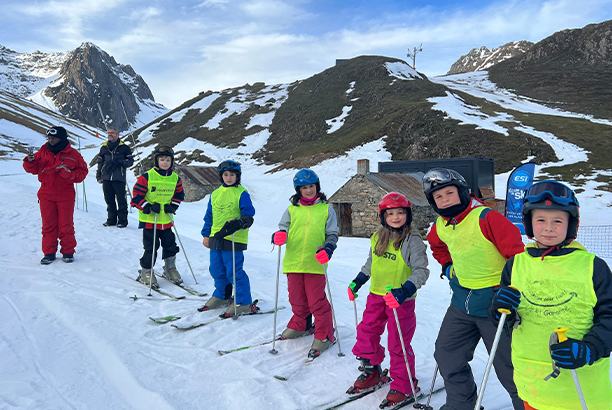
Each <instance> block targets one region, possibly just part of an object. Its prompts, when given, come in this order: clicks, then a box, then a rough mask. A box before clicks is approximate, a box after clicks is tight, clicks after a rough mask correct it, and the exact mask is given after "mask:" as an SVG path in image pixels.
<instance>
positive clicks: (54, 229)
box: [23, 127, 87, 265]
mask: <svg viewBox="0 0 612 410" xmlns="http://www.w3.org/2000/svg"><path fill="white" fill-rule="evenodd" d="M47 140H48V142H47V143H46V144H45V145H43V146H42V147H41V148H40V150H38V152H37V153H35V154H34V153H31V154H28V156H27V157H25V158H24V159H23V168H24V169H25V170H26V172H29V173H30V174H34V175H38V180H39V181H40V183H41V184H40V189H39V190H38V202H39V203H40V215H41V217H42V235H43V237H42V251H43V253H44V255H45V256H44V257H43V258H42V259H41V261H40V263H41V264H43V265H48V264H50V263H51V262H53V261H54V260H55V253H56V252H57V246H58V243H57V241H58V239H59V244H60V246H61V249H60V252H61V253H62V255H63V258H62V260H63V261H64V262H66V263H70V262H73V261H74V249H75V247H76V244H77V243H76V238H75V236H74V221H73V214H74V200H75V191H74V185H73V184H74V183H78V182H82V181H83V180H84V179H85V177H86V176H87V164H86V163H85V161H84V160H83V157H82V156H81V154H80V153H79V152H78V151H77V150H75V149H74V148H72V147H71V146H70V143H69V142H68V133H67V132H66V130H65V129H64V127H52V128H50V129H49V130H47Z"/></svg>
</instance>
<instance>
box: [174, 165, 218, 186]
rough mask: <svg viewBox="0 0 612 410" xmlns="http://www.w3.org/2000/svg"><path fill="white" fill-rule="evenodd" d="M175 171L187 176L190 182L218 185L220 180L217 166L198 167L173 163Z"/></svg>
mask: <svg viewBox="0 0 612 410" xmlns="http://www.w3.org/2000/svg"><path fill="white" fill-rule="evenodd" d="M174 168H175V169H176V171H177V172H179V173H181V174H182V176H183V177H184V178H189V180H190V182H192V183H195V184H198V185H215V186H220V185H221V180H220V179H219V173H218V172H217V167H198V166H193V165H175V167H174Z"/></svg>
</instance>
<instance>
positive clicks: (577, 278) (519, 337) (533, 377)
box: [512, 242, 612, 410]
mask: <svg viewBox="0 0 612 410" xmlns="http://www.w3.org/2000/svg"><path fill="white" fill-rule="evenodd" d="M569 246H571V247H575V248H578V249H581V250H576V251H574V252H572V253H570V254H568V255H563V256H546V257H545V258H544V260H542V258H541V257H535V258H534V257H531V256H529V254H528V253H527V252H523V253H520V254H518V255H516V256H515V257H514V265H513V267H512V285H513V286H516V287H517V288H518V289H519V290H520V291H521V294H522V297H521V304H520V305H519V308H518V313H519V315H520V316H521V324H520V325H519V326H518V328H516V329H514V332H513V333H512V364H513V365H514V382H515V383H516V387H517V389H518V394H519V397H520V398H521V399H523V400H525V401H526V402H528V403H529V404H530V405H531V406H532V407H534V408H536V409H539V410H562V409H563V410H577V409H580V408H582V407H581V405H580V400H579V399H578V394H577V393H576V388H575V387H574V380H573V378H572V374H571V371H570V370H565V369H561V374H560V375H559V377H557V378H556V379H554V378H553V379H550V380H548V381H544V377H546V376H547V375H548V374H550V373H551V372H552V364H551V359H550V353H549V349H548V347H549V339H550V335H551V333H552V332H553V331H554V330H555V329H556V328H558V327H569V330H568V331H567V337H571V338H574V339H578V340H581V339H582V337H583V336H584V335H585V334H586V333H587V332H588V331H589V329H590V328H591V327H592V326H593V307H594V306H595V304H596V303H597V297H596V295H595V291H594V289H593V259H594V258H595V255H593V254H592V253H588V252H586V249H584V248H583V247H582V245H580V244H578V243H577V242H572V244H571V245H569ZM576 373H577V374H578V379H579V380H580V384H581V386H582V391H583V393H584V397H585V400H586V404H587V407H588V408H589V409H602V410H603V409H611V408H612V387H611V385H610V358H609V357H607V358H603V359H600V360H598V361H597V362H596V363H595V364H593V365H592V366H589V365H587V366H584V367H582V368H580V369H576Z"/></svg>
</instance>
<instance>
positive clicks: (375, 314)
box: [353, 293, 416, 394]
mask: <svg viewBox="0 0 612 410" xmlns="http://www.w3.org/2000/svg"><path fill="white" fill-rule="evenodd" d="M414 305H415V302H414V299H412V300H407V301H405V302H404V303H402V304H401V305H400V306H399V307H398V308H397V309H395V310H396V311H397V317H398V318H399V322H400V328H401V330H402V336H403V338H404V343H405V345H406V353H407V354H408V365H409V366H410V372H411V373H412V377H415V378H416V374H415V369H414V352H413V351H412V346H410V342H411V341H412V337H413V336H414V331H415V329H416V315H415V313H414ZM385 326H386V327H387V348H388V349H389V355H390V357H391V366H390V368H389V375H390V376H391V378H392V379H393V381H392V382H391V386H390V387H391V388H392V389H394V390H397V391H399V392H402V393H404V394H410V393H412V388H411V386H410V378H409V377H408V371H407V370H406V361H405V360H404V351H403V350H402V344H401V341H400V337H399V332H398V330H397V324H396V322H395V315H394V313H393V309H391V308H390V307H388V306H387V304H386V303H385V300H384V299H383V297H382V296H380V295H375V294H373V293H370V294H369V295H368V301H367V302H366V308H365V310H364V312H363V319H362V320H361V323H359V326H357V342H356V343H355V346H354V347H353V354H354V355H355V356H358V357H363V358H364V359H370V363H372V364H374V365H376V364H381V363H382V361H383V359H384V358H385V348H384V347H383V346H381V344H380V339H381V336H382V334H383V333H384V332H385ZM415 387H416V385H415Z"/></svg>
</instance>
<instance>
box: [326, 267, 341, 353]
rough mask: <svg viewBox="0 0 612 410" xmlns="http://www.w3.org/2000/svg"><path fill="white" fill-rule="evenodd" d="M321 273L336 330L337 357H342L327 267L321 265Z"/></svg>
mask: <svg viewBox="0 0 612 410" xmlns="http://www.w3.org/2000/svg"><path fill="white" fill-rule="evenodd" d="M323 272H325V283H326V284H327V293H329V304H330V305H331V310H332V320H333V324H334V328H335V329H336V340H337V341H338V356H340V357H342V356H344V353H342V347H341V346H340V333H339V331H338V324H337V323H336V313H335V311H334V301H333V300H332V294H331V289H330V288H329V279H328V278H327V266H326V265H323Z"/></svg>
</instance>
